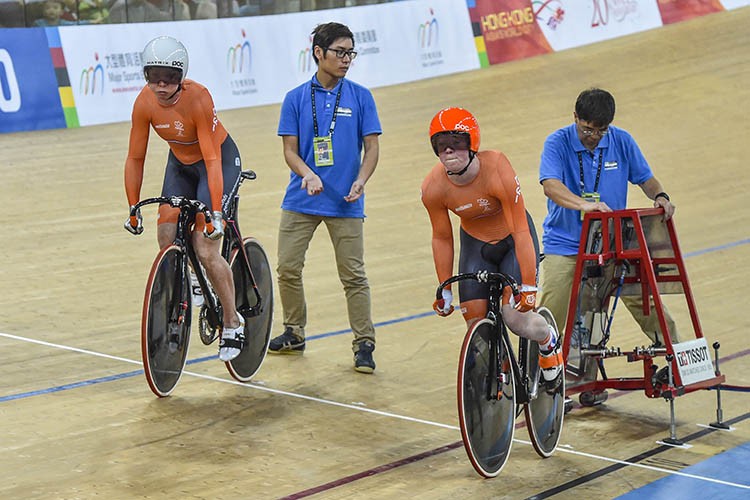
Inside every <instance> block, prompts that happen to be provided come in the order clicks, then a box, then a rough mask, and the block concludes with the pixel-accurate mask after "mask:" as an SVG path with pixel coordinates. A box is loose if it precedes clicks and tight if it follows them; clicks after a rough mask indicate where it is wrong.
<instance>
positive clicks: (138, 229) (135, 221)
mask: <svg viewBox="0 0 750 500" xmlns="http://www.w3.org/2000/svg"><path fill="white" fill-rule="evenodd" d="M130 211H131V212H132V211H133V207H132V206H131V207H130ZM125 229H127V230H128V232H129V233H131V234H135V235H139V234H141V233H142V232H143V217H141V209H140V208H139V209H138V210H136V211H135V216H134V217H128V218H127V219H126V220H125Z"/></svg>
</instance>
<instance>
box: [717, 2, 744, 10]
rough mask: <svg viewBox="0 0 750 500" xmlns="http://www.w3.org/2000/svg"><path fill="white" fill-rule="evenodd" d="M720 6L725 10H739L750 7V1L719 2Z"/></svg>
mask: <svg viewBox="0 0 750 500" xmlns="http://www.w3.org/2000/svg"><path fill="white" fill-rule="evenodd" d="M721 5H723V6H724V8H725V9H727V10H732V9H739V8H740V7H747V6H749V5H750V0H721Z"/></svg>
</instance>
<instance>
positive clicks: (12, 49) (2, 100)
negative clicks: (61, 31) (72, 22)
mask: <svg viewBox="0 0 750 500" xmlns="http://www.w3.org/2000/svg"><path fill="white" fill-rule="evenodd" d="M60 127H65V116H64V114H63V109H62V104H61V102H60V94H59V92H58V84H57V79H56V77H55V70H54V67H53V64H52V56H51V54H50V48H49V44H48V43H47V36H46V35H45V30H44V29H43V28H15V29H0V133H3V132H16V131H22V130H39V129H48V128H60Z"/></svg>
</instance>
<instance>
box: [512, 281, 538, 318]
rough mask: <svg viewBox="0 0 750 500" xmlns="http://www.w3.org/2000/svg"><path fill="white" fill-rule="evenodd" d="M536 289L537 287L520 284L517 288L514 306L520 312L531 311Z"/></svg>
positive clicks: (534, 304) (533, 305)
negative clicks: (517, 295) (517, 296)
mask: <svg viewBox="0 0 750 500" xmlns="http://www.w3.org/2000/svg"><path fill="white" fill-rule="evenodd" d="M536 291H537V288H536V287H535V286H531V285H521V289H520V290H519V292H520V293H519V296H520V297H519V300H518V303H517V304H516V305H515V306H514V307H515V308H516V309H518V310H519V311H521V312H527V311H533V310H534V307H536Z"/></svg>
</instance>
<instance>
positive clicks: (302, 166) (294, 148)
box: [281, 135, 323, 196]
mask: <svg viewBox="0 0 750 500" xmlns="http://www.w3.org/2000/svg"><path fill="white" fill-rule="evenodd" d="M281 140H282V145H283V147H284V160H285V161H286V164H287V165H288V166H289V168H290V169H291V170H292V172H294V173H295V174H297V175H299V176H300V177H302V183H301V184H300V189H307V194H308V195H311V196H312V195H316V194H320V193H322V192H323V181H322V180H320V177H318V174H316V173H315V172H314V171H313V170H312V169H311V168H310V167H309V166H308V165H307V163H305V160H303V159H302V157H301V156H300V155H299V138H298V137H297V136H296V135H285V136H282V137H281Z"/></svg>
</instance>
